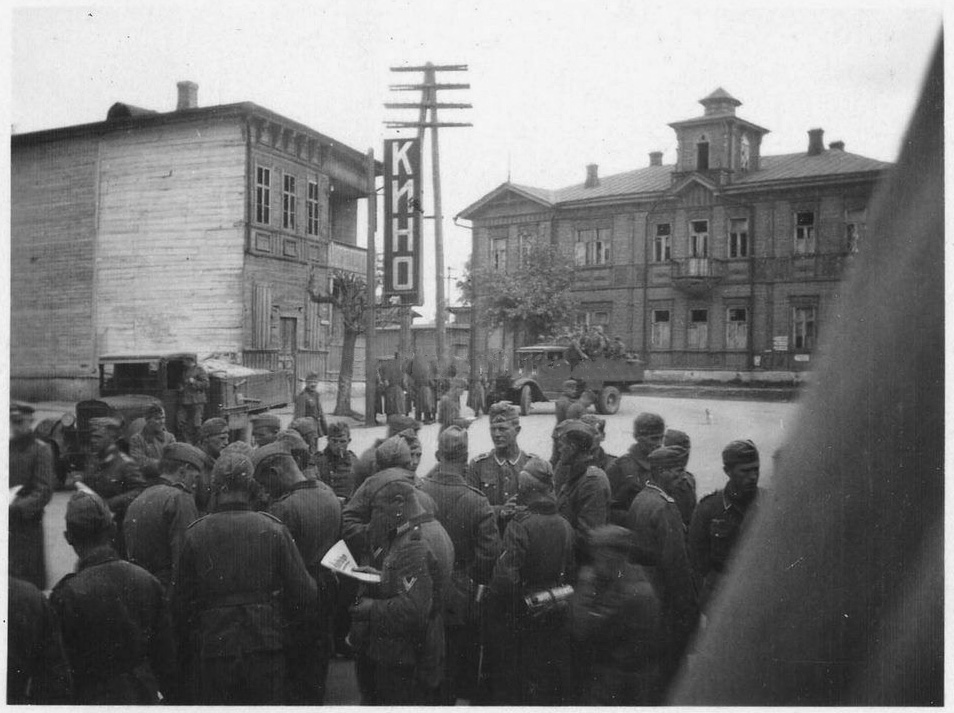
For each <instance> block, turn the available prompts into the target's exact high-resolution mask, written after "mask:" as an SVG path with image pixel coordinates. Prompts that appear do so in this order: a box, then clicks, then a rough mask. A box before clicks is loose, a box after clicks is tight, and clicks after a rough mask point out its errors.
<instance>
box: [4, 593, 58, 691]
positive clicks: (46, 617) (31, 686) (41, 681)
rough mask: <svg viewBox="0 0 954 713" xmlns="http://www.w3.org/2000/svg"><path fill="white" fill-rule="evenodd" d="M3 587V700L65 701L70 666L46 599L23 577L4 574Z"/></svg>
mask: <svg viewBox="0 0 954 713" xmlns="http://www.w3.org/2000/svg"><path fill="white" fill-rule="evenodd" d="M7 587H8V589H7V603H8V618H7V622H8V624H7V626H8V628H7V703H9V704H11V705H25V704H29V703H36V704H45V705H54V704H59V705H67V704H69V703H70V702H71V700H70V696H71V693H72V691H71V682H70V668H69V664H68V663H67V662H66V655H65V653H64V652H63V642H62V639H61V636H60V629H59V626H58V625H57V622H56V620H55V618H54V617H53V610H52V609H51V608H50V603H49V602H48V601H47V599H46V597H44V596H43V593H42V592H41V591H40V590H39V589H37V588H36V587H35V586H34V585H32V584H30V583H29V582H27V581H25V580H22V579H17V578H16V577H8V579H7Z"/></svg>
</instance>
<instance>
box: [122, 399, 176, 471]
mask: <svg viewBox="0 0 954 713" xmlns="http://www.w3.org/2000/svg"><path fill="white" fill-rule="evenodd" d="M145 419H146V422H145V423H144V424H143V427H142V430H141V431H140V432H139V433H134V434H133V435H132V436H131V437H130V439H129V455H130V456H132V459H133V460H134V461H136V462H137V463H138V464H139V467H140V468H141V469H144V468H146V467H147V466H150V467H152V468H153V469H154V470H156V469H158V468H159V459H160V458H162V449H163V448H165V447H166V446H167V445H169V444H170V443H175V442H176V437H175V436H173V435H172V434H171V433H169V431H167V430H166V412H165V411H163V410H162V406H159V405H158V404H153V405H152V406H150V407H149V410H148V411H146V416H145Z"/></svg>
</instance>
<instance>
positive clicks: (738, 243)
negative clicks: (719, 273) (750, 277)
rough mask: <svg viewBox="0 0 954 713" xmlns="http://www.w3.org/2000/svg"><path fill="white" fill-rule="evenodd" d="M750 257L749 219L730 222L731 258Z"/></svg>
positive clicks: (733, 219) (735, 219)
mask: <svg viewBox="0 0 954 713" xmlns="http://www.w3.org/2000/svg"><path fill="white" fill-rule="evenodd" d="M748 256H749V219H748V218H731V219H730V220H729V257H748Z"/></svg>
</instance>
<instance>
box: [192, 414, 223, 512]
mask: <svg viewBox="0 0 954 713" xmlns="http://www.w3.org/2000/svg"><path fill="white" fill-rule="evenodd" d="M228 443H229V424H228V421H226V420H225V419H224V418H219V417H218V416H216V417H214V418H209V419H206V420H205V421H203V422H202V425H201V426H200V427H199V444H198V445H199V448H201V449H202V452H203V453H205V465H204V466H203V467H202V472H201V473H199V477H198V478H196V480H195V486H194V487H193V490H194V491H195V504H196V507H197V508H198V509H199V514H201V515H205V514H206V513H207V512H209V508H210V507H211V503H210V501H211V499H212V467H213V466H214V465H215V461H216V459H217V458H218V457H219V456H220V455H221V454H222V449H224V448H225V447H226V446H227V445H228Z"/></svg>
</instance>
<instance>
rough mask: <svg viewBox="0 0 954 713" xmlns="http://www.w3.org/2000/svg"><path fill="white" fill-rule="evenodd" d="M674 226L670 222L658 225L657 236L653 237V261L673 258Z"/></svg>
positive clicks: (664, 260)
mask: <svg viewBox="0 0 954 713" xmlns="http://www.w3.org/2000/svg"><path fill="white" fill-rule="evenodd" d="M671 241H672V226H671V225H670V224H669V223H658V224H657V225H656V237H654V238H653V261H654V262H666V261H667V260H669V259H671V258H672V242H671Z"/></svg>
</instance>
